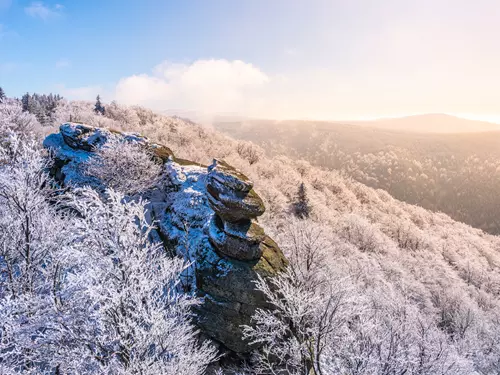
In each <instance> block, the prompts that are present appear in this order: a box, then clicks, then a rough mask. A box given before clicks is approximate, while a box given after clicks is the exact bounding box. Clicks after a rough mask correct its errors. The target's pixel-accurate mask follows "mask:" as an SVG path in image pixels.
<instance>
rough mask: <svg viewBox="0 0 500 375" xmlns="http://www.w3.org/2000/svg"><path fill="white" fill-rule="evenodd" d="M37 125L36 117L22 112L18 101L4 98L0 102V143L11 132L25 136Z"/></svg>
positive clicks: (38, 125)
mask: <svg viewBox="0 0 500 375" xmlns="http://www.w3.org/2000/svg"><path fill="white" fill-rule="evenodd" d="M39 127H40V124H39V123H38V121H37V119H36V117H35V116H34V115H32V114H31V113H28V112H23V109H22V106H21V104H20V103H19V102H18V101H16V100H12V99H6V100H4V101H3V102H2V103H0V144H1V143H2V142H5V141H6V139H7V137H9V136H11V135H12V134H16V135H17V136H18V137H22V138H26V137H27V136H29V135H31V134H32V133H33V132H34V131H35V130H37V129H38V128H39Z"/></svg>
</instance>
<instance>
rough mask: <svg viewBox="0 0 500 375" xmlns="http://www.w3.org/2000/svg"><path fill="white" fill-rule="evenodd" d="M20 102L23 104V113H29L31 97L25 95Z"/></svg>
mask: <svg viewBox="0 0 500 375" xmlns="http://www.w3.org/2000/svg"><path fill="white" fill-rule="evenodd" d="M21 102H22V104H23V111H25V112H26V111H29V109H30V102H31V95H30V94H29V93H26V94H24V95H23V97H22V98H21Z"/></svg>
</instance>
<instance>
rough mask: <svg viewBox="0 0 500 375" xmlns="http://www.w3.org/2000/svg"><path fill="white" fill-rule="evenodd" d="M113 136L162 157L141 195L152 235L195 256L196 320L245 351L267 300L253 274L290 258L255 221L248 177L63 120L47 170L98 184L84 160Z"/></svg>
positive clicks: (188, 281)
mask: <svg viewBox="0 0 500 375" xmlns="http://www.w3.org/2000/svg"><path fill="white" fill-rule="evenodd" d="M111 139H113V140H118V141H121V142H129V143H134V144H139V145H141V146H142V147H144V148H145V149H146V150H148V151H149V152H150V154H151V155H152V158H153V159H154V160H155V162H156V163H159V164H161V165H163V168H162V177H163V178H161V179H159V181H161V182H159V183H157V184H156V185H155V186H154V187H153V188H151V189H150V190H149V191H147V192H146V193H144V194H143V196H144V197H145V198H147V199H148V200H149V201H150V204H149V214H150V219H151V220H154V221H155V222H157V223H158V225H157V226H158V230H157V233H156V235H157V236H156V239H158V240H161V241H162V242H163V244H164V247H165V249H166V250H167V251H169V252H171V254H172V255H174V256H182V257H184V258H185V259H186V261H188V262H189V263H191V264H192V266H191V267H190V268H189V269H188V270H186V273H185V275H184V280H183V282H184V284H185V287H186V288H187V289H191V290H193V291H195V292H196V293H197V295H198V296H199V297H200V298H201V301H202V302H201V304H200V305H199V306H198V307H197V309H196V313H197V322H198V324H199V327H200V328H201V330H202V331H203V332H204V333H206V334H207V335H208V336H210V337H211V338H213V339H214V340H216V341H218V342H220V343H222V344H223V345H224V346H225V347H227V348H228V349H230V350H232V351H234V352H237V353H246V352H248V351H250V350H251V345H250V344H249V343H248V342H246V341H245V340H244V339H243V334H242V325H250V324H251V316H252V314H253V313H254V311H255V310H256V309H258V308H269V306H268V304H267V302H266V300H265V298H264V295H263V294H262V293H261V292H259V291H258V290H256V289H255V281H256V280H257V279H258V278H259V277H263V278H264V279H269V278H271V277H273V276H274V275H276V274H277V273H278V272H281V271H282V270H283V269H284V268H285V267H286V263H287V261H286V259H285V257H284V256H283V253H282V252H281V250H280V249H279V247H278V246H277V245H276V243H275V242H274V241H273V240H272V239H271V238H270V237H269V236H267V235H266V234H265V232H264V230H263V229H262V227H261V226H260V225H259V224H258V222H257V218H258V216H260V215H262V214H263V213H264V210H265V207H264V204H263V202H262V199H261V198H260V197H259V195H258V194H257V193H256V192H255V191H254V189H253V183H252V182H251V181H250V180H249V179H248V178H247V177H246V176H245V175H244V174H242V173H241V172H239V171H238V170H236V169H234V168H233V167H231V166H230V165H228V164H227V163H225V162H224V161H222V160H214V162H213V164H212V165H210V166H209V167H205V166H201V165H199V164H196V163H191V162H188V161H186V160H180V159H176V158H175V156H174V155H173V153H172V151H171V150H170V149H169V148H168V147H166V146H163V145H158V144H155V143H153V142H150V141H149V140H148V139H147V138H146V137H143V136H141V135H139V134H133V133H120V132H115V131H111V130H108V129H101V128H94V127H90V126H87V125H84V124H77V123H66V124H63V125H61V126H60V132H59V133H56V134H51V135H49V136H48V137H47V138H46V139H45V141H44V146H45V147H46V148H48V149H51V150H53V152H54V158H55V162H54V166H53V168H52V170H51V173H52V174H53V176H54V177H55V179H56V180H57V181H58V182H59V183H60V184H61V185H63V186H68V187H78V186H82V185H88V184H90V185H92V184H93V183H94V184H95V183H97V184H98V183H99V181H95V179H94V177H93V176H89V175H86V173H85V170H84V168H82V163H83V162H87V163H88V162H92V158H93V155H94V154H95V152H96V151H97V150H99V148H101V147H103V146H104V145H106V143H108V142H109V140H111Z"/></svg>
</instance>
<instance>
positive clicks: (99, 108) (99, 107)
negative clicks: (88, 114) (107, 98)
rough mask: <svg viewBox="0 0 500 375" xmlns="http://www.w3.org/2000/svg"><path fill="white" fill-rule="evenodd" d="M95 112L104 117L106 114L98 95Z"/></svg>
mask: <svg viewBox="0 0 500 375" xmlns="http://www.w3.org/2000/svg"><path fill="white" fill-rule="evenodd" d="M94 112H95V113H100V114H101V115H104V114H105V113H106V109H105V108H104V106H103V105H102V103H101V96H100V95H97V98H96V102H95V107H94Z"/></svg>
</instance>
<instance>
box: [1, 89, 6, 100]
mask: <svg viewBox="0 0 500 375" xmlns="http://www.w3.org/2000/svg"><path fill="white" fill-rule="evenodd" d="M5 98H6V96H5V91H4V90H3V88H2V87H0V103H2V102H3V101H4V100H5Z"/></svg>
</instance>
